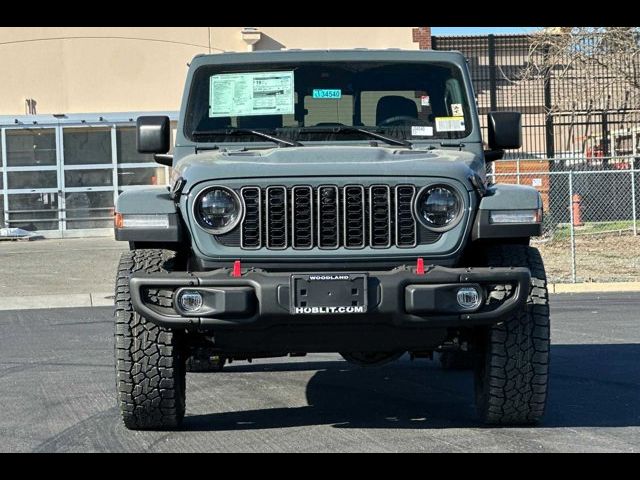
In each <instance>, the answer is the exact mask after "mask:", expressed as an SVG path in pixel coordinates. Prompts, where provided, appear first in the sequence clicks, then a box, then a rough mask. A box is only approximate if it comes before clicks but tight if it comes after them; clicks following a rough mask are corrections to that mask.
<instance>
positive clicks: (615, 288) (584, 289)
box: [548, 282, 640, 293]
mask: <svg viewBox="0 0 640 480" xmlns="http://www.w3.org/2000/svg"><path fill="white" fill-rule="evenodd" d="M548 287H549V293H590V292H640V282H607V283H598V282H585V283H550V284H548Z"/></svg>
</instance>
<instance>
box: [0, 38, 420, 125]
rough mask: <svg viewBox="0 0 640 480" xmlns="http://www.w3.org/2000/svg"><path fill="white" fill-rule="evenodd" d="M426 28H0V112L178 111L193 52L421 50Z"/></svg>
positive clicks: (5, 113) (17, 113)
mask: <svg viewBox="0 0 640 480" xmlns="http://www.w3.org/2000/svg"><path fill="white" fill-rule="evenodd" d="M429 38H430V29H429V28H428V27H421V28H420V29H418V28H412V27H189V28H185V27H168V28H160V27H135V28H134V27H121V28H108V27H100V28H62V27H61V28H55V27H43V28H36V27H30V28H25V27H10V28H7V27H5V28H0V65H3V75H2V82H1V83H0V115H24V114H28V113H30V112H31V113H32V112H35V113H37V114H53V113H84V112H130V111H135V112H139V111H174V110H178V108H179V104H180V96H181V94H182V89H183V84H184V79H185V75H186V72H187V64H188V62H189V61H190V60H191V59H192V58H193V57H194V56H195V55H197V54H200V53H219V52H224V51H247V50H251V49H255V50H279V49H290V48H302V49H338V48H357V47H365V48H402V49H417V48H420V47H421V46H422V47H423V48H424V47H425V46H426V45H427V43H425V42H428V39H429Z"/></svg>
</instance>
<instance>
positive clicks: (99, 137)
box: [0, 115, 175, 237]
mask: <svg viewBox="0 0 640 480" xmlns="http://www.w3.org/2000/svg"><path fill="white" fill-rule="evenodd" d="M173 116H175V115H173ZM32 118H33V117H30V119H32ZM101 118H103V117H101ZM133 118H135V117H134V116H132V118H130V119H127V121H124V122H123V121H121V122H105V121H99V122H87V121H86V120H80V121H78V119H73V120H72V121H70V122H66V123H65V122H57V123H58V124H57V125H46V124H43V122H41V121H40V122H38V121H35V122H34V121H33V120H32V121H30V122H29V124H26V123H20V124H17V125H11V126H4V127H2V128H1V130H0V133H1V137H0V138H1V146H2V164H1V167H0V168H1V173H2V176H1V180H0V189H2V196H1V197H0V206H1V207H2V211H3V216H2V218H1V223H2V226H4V227H12V228H13V227H18V228H22V229H24V230H28V231H34V232H38V233H41V234H43V235H45V236H50V237H58V236H65V237H66V236H87V235H95V234H109V232H110V230H111V228H112V222H113V207H114V205H115V200H116V198H117V196H118V195H119V194H120V193H121V192H122V191H123V190H127V189H130V188H138V187H139V186H140V185H152V184H158V183H165V182H166V179H167V178H168V172H167V168H166V167H160V166H158V165H157V164H156V163H155V162H154V161H153V156H152V155H142V154H139V153H138V152H137V151H136V144H135V124H134V122H133Z"/></svg>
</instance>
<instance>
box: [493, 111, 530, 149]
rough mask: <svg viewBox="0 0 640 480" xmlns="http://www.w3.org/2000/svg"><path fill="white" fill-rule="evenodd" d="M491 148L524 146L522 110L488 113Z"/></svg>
mask: <svg viewBox="0 0 640 480" xmlns="http://www.w3.org/2000/svg"><path fill="white" fill-rule="evenodd" d="M487 127H488V132H489V142H488V143H489V148H490V149H491V150H505V149H510V148H520V147H521V146H522V115H521V114H520V112H489V113H488V114H487Z"/></svg>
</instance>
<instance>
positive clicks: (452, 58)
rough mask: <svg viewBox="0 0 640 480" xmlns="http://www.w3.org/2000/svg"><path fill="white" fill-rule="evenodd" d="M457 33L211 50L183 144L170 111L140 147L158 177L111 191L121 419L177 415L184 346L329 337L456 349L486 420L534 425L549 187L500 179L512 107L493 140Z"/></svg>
mask: <svg viewBox="0 0 640 480" xmlns="http://www.w3.org/2000/svg"><path fill="white" fill-rule="evenodd" d="M474 95H475V94H474V91H473V87H472V84H471V80H470V77H469V72H468V68H467V62H466V60H465V58H464V57H463V56H462V55H461V54H460V53H458V52H439V51H438V52H436V51H401V50H360V49H358V50H336V51H301V50H298V51H296V50H291V51H273V52H251V53H224V54H217V55H201V56H197V57H195V58H194V59H193V61H192V62H191V64H190V66H189V71H188V75H187V80H186V87H185V90H184V96H183V103H182V108H181V110H180V115H179V120H178V123H177V130H175V142H174V150H173V153H172V154H169V153H168V152H169V151H170V147H171V140H170V139H171V137H172V135H171V124H170V121H169V119H168V118H167V117H162V116H145V117H139V118H138V119H137V148H138V150H139V151H140V152H143V153H153V154H155V159H156V161H157V162H158V163H160V164H163V165H167V166H170V167H171V180H170V186H169V187H164V186H150V187H142V188H140V189H136V190H127V191H126V192H124V193H123V194H122V195H120V197H119V198H118V201H117V205H116V215H115V237H116V239H117V240H122V241H126V242H129V246H130V251H128V252H126V253H124V254H123V255H122V258H121V260H120V264H119V267H118V273H117V285H116V297H115V304H116V308H115V317H116V318H115V354H116V370H117V390H118V398H119V404H120V410H121V412H122V417H123V420H124V424H125V425H126V426H127V427H128V428H131V429H159V428H175V427H177V426H179V425H180V423H181V422H182V420H183V417H184V414H185V372H186V371H187V369H188V367H189V365H191V368H194V369H197V368H198V365H202V364H203V363H204V364H206V362H207V360H210V361H211V362H212V366H213V367H214V369H220V368H222V365H224V361H225V360H227V361H232V360H243V359H244V360H250V359H253V358H263V357H274V356H286V355H304V354H306V353H308V352H338V353H340V354H341V355H342V356H343V357H344V358H345V359H346V360H347V361H349V362H352V363H355V364H358V365H365V366H366V365H378V364H382V363H384V362H388V361H392V360H395V359H397V358H399V357H400V356H401V355H403V354H404V353H407V352H408V353H409V354H410V355H411V357H412V358H415V357H418V358H420V357H431V356H432V355H433V353H434V352H437V354H438V355H442V357H441V359H442V358H444V359H446V361H443V362H442V363H443V364H444V365H445V366H446V365H449V366H452V365H456V364H458V365H464V364H468V365H469V366H472V367H473V371H474V376H475V403H476V405H477V410H478V412H479V416H480V418H481V419H482V421H484V422H486V423H491V424H531V423H535V422H537V421H538V420H539V419H540V418H541V417H542V415H543V412H544V409H545V403H546V397H547V380H548V360H549V307H548V298H547V287H546V278H545V271H544V266H543V263H542V259H541V257H540V254H539V253H538V251H537V250H536V249H535V248H533V247H531V246H529V239H530V238H531V237H532V236H536V235H540V233H541V222H542V201H541V197H540V195H539V193H538V192H537V191H536V190H535V189H533V188H531V187H527V186H521V185H506V184H491V183H490V182H488V181H487V175H486V170H487V164H488V163H489V162H491V161H493V160H496V159H499V158H501V157H502V156H503V155H504V150H506V149H516V148H520V146H521V121H520V114H519V113H516V112H489V113H488V114H487V116H486V122H485V126H486V132H485V133H486V143H483V141H482V136H481V133H482V131H481V122H480V118H479V115H478V112H477V108H476V102H475V96H474Z"/></svg>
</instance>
